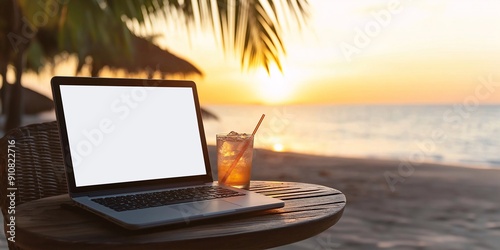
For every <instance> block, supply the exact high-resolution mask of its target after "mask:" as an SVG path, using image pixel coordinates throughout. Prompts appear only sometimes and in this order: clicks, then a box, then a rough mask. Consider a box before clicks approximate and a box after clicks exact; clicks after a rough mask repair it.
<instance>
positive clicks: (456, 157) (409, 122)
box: [0, 105, 500, 169]
mask: <svg viewBox="0 0 500 250" xmlns="http://www.w3.org/2000/svg"><path fill="white" fill-rule="evenodd" d="M202 107H203V108H204V109H206V110H208V111H210V112H212V113H213V114H215V115H216V116H217V117H218V119H217V120H214V119H206V120H205V121H204V127H205V134H206V138H207V142H208V144H212V145H215V134H217V133H225V132H230V131H232V130H234V131H237V132H247V133H251V132H252V131H253V129H254V127H255V125H256V124H257V122H258V120H259V119H260V116H261V115H262V114H266V118H265V119H264V121H263V123H262V125H261V126H260V128H259V130H258V132H257V135H256V137H255V142H254V144H255V147H257V148H265V149H270V150H275V151H288V152H298V153H307V154H315V155H324V156H341V157H362V158H374V159H395V160H400V161H410V162H412V163H420V162H433V163H441V164H450V165H461V166H468V167H492V168H499V169H500V105H483V106H476V107H465V106H461V105H387V106H384V105H366V106H363V105H353V106H342V105H296V106H293V105H292V106H261V105H202ZM159 115H161V114H159ZM2 118H3V117H2ZM2 118H0V123H2V124H3V119H2ZM54 119H55V115H54V113H53V112H47V113H43V114H41V115H38V116H26V117H25V119H24V122H23V123H24V124H30V123H35V122H43V121H50V120H54Z"/></svg>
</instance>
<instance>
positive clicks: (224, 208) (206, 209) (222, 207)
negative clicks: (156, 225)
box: [174, 200, 241, 216]
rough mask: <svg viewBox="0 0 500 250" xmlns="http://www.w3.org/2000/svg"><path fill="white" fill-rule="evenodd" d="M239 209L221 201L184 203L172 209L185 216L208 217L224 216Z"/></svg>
mask: <svg viewBox="0 0 500 250" xmlns="http://www.w3.org/2000/svg"><path fill="white" fill-rule="evenodd" d="M238 208H241V206H238V205H236V204H232V203H229V202H227V201H223V200H208V201H196V202H190V203H185V204H182V205H176V206H175V208H174V209H176V210H180V211H182V212H183V213H185V214H192V215H195V214H199V215H202V216H210V215H214V214H226V213H231V212H233V211H234V210H236V209H238Z"/></svg>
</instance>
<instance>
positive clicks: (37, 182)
mask: <svg viewBox="0 0 500 250" xmlns="http://www.w3.org/2000/svg"><path fill="white" fill-rule="evenodd" d="M9 141H10V142H12V143H13V145H15V146H14V147H11V149H13V150H14V152H15V158H14V156H13V155H10V156H9V155H8V154H7V150H8V145H9ZM0 150H1V153H0V180H1V181H0V206H1V208H2V214H3V217H4V221H5V222H7V221H8V219H7V218H9V217H10V215H9V214H8V209H7V208H8V207H9V202H10V200H9V199H8V197H7V188H9V187H15V188H17V190H16V191H15V192H16V193H15V195H16V196H15V197H16V206H19V205H21V204H23V203H25V202H28V201H32V200H37V199H41V198H44V197H49V196H54V195H59V194H64V193H67V192H68V191H67V185H66V176H65V173H64V164H63V159H62V152H61V144H60V141H59V132H58V129H57V123H56V122H55V121H54V122H46V123H40V124H32V125H28V126H25V127H19V128H16V129H13V130H10V131H9V132H8V133H7V134H6V135H5V136H4V137H3V138H1V139H0ZM8 159H15V176H14V177H15V180H14V183H13V186H10V185H9V181H8V171H9V169H8V164H7V163H8ZM11 162H12V160H11ZM11 171H12V170H11ZM9 192H10V191H9ZM6 224H7V223H4V229H5V232H7V230H8V229H7V226H6ZM7 236H8V235H7ZM9 248H11V249H15V248H16V247H15V245H13V244H12V242H9Z"/></svg>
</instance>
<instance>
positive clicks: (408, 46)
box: [56, 0, 500, 104]
mask: <svg viewBox="0 0 500 250" xmlns="http://www.w3.org/2000/svg"><path fill="white" fill-rule="evenodd" d="M310 4H311V10H310V12H311V15H310V19H309V20H308V22H307V24H308V25H307V26H306V28H304V29H302V30H298V29H297V28H295V27H289V28H288V29H286V30H285V31H286V33H285V34H284V42H285V45H286V49H287V55H286V56H285V57H283V65H284V72H283V74H281V73H280V72H279V71H278V70H277V69H272V71H271V76H268V75H267V73H266V72H265V71H264V70H263V69H255V70H250V71H246V70H242V69H241V67H240V64H239V58H237V57H236V56H235V55H234V54H232V53H231V52H227V53H224V51H223V49H222V48H221V47H220V46H218V45H217V44H216V42H215V41H214V40H213V35H212V33H211V31H199V32H191V33H190V34H189V35H188V34H186V32H185V30H183V29H180V28H179V27H178V26H175V25H173V24H171V25H169V26H167V27H165V29H164V30H163V31H164V32H165V37H164V39H162V40H160V42H161V43H162V46H164V47H165V48H168V49H169V50H171V51H172V52H174V53H176V54H178V55H179V56H181V57H183V58H185V59H187V60H189V61H191V62H192V63H193V64H195V65H197V66H198V67H199V68H200V69H202V70H203V72H204V73H205V76H204V77H203V78H201V77H195V78H194V79H193V80H195V81H196V82H197V83H198V86H199V92H200V99H201V102H202V104H246V103H251V104H302V103H332V104H365V103H367V104H398V103H404V104H420V103H424V104H441V103H463V102H466V101H467V100H469V101H470V100H474V99H475V100H479V101H480V103H500V71H499V65H500V26H499V24H500V15H498V13H500V2H499V1H496V0H491V1H487V0H480V1H468V0H462V1H459V0H448V1H435V0H423V1H411V0H401V1H397V0H395V1H391V0H383V1H375V0H357V1H347V0H335V1H331V0H310ZM56 73H60V72H56ZM480 79H484V81H482V80H480ZM488 81H489V83H488ZM485 85H488V86H485Z"/></svg>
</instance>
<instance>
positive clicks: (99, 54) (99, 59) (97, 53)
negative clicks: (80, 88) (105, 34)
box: [76, 35, 203, 77]
mask: <svg viewBox="0 0 500 250" xmlns="http://www.w3.org/2000/svg"><path fill="white" fill-rule="evenodd" d="M131 44H132V48H133V49H132V55H131V57H128V56H126V55H125V54H124V55H123V57H120V58H119V57H116V56H115V55H116V54H115V53H116V52H115V51H113V50H112V49H108V48H105V47H103V46H99V45H96V46H92V48H91V49H90V50H89V51H88V52H87V53H85V54H83V55H82V56H80V57H83V58H81V59H79V63H78V67H77V72H76V73H77V74H78V73H79V72H80V71H81V69H82V67H83V65H84V64H85V61H84V58H86V57H90V58H92V62H91V64H90V67H91V75H92V76H98V75H99V72H100V71H101V70H102V69H103V68H104V67H106V66H107V67H109V68H110V69H111V70H124V71H126V72H127V73H131V74H136V73H140V72H144V71H147V72H148V73H149V74H150V75H152V74H154V73H155V72H158V73H160V74H161V75H162V77H165V75H172V74H182V75H191V74H196V75H200V76H202V75H203V73H202V72H201V71H200V70H199V69H198V68H197V67H196V66H194V65H193V64H191V63H190V62H188V61H186V60H184V59H182V58H180V57H178V56H176V55H174V54H172V53H171V52H170V51H168V50H165V49H162V48H160V47H159V46H157V45H155V44H154V43H153V42H152V41H151V40H148V39H146V38H142V37H138V36H135V35H132V39H131Z"/></svg>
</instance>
